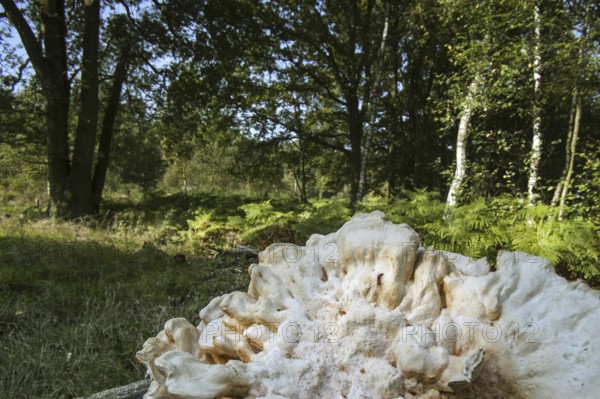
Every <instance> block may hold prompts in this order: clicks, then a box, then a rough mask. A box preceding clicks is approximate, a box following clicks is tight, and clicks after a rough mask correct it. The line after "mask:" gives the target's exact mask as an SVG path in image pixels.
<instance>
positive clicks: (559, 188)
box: [550, 90, 578, 207]
mask: <svg viewBox="0 0 600 399" xmlns="http://www.w3.org/2000/svg"><path fill="white" fill-rule="evenodd" d="M577 96H578V95H577V90H575V91H574V92H573V98H572V99H571V110H570V112H569V126H568V128H567V141H566V145H565V167H564V168H563V171H562V173H561V176H560V180H559V181H558V183H557V184H556V188H555V189H554V195H553V196H552V201H551V202H550V206H553V207H554V206H557V205H558V202H559V201H560V194H561V193H562V188H563V184H564V183H565V179H566V177H567V169H568V165H569V161H570V160H571V139H572V137H573V126H574V122H575V108H577Z"/></svg>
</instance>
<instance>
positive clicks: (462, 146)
mask: <svg viewBox="0 0 600 399" xmlns="http://www.w3.org/2000/svg"><path fill="white" fill-rule="evenodd" d="M478 87H479V85H478V83H477V78H475V79H474V80H473V82H472V83H471V85H470V86H469V90H468V91H467V96H466V98H465V103H464V108H463V111H462V114H461V116H460V122H459V124H458V133H457V135H456V169H455V170H454V177H453V178H452V183H451V184H450V189H449V190H448V199H447V200H446V213H447V212H448V211H449V209H450V208H451V207H453V206H455V205H456V199H457V197H458V192H459V191H460V187H461V185H462V182H463V180H464V178H465V174H466V172H467V138H468V137H469V123H470V121H471V115H472V114H473V108H474V107H475V101H474V97H475V92H476V91H477V89H478Z"/></svg>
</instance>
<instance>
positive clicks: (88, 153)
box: [70, 0, 100, 217]
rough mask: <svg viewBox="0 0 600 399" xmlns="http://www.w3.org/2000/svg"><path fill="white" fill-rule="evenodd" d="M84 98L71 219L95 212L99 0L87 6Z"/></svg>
mask: <svg viewBox="0 0 600 399" xmlns="http://www.w3.org/2000/svg"><path fill="white" fill-rule="evenodd" d="M84 8H85V17H84V23H85V25H84V32H83V55H82V69H81V97H80V104H81V105H80V110H79V120H78V122H77V129H76V131H75V147H74V149H73V159H72V162H71V175H70V184H71V193H72V198H71V216H72V217H79V216H83V215H87V214H90V213H93V212H94V208H95V207H94V202H93V200H92V171H93V166H94V150H95V146H96V135H97V130H98V107H99V101H98V45H99V36H100V0H89V1H86V2H85V6H84Z"/></svg>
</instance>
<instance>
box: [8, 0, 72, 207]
mask: <svg viewBox="0 0 600 399" xmlns="http://www.w3.org/2000/svg"><path fill="white" fill-rule="evenodd" d="M0 4H2V7H4V10H5V12H6V15H7V16H8V18H9V20H10V22H11V24H12V25H13V26H14V27H15V29H16V30H17V32H18V34H19V37H20V39H21V42H22V43H23V46H24V47H25V51H26V52H27V56H28V57H29V60H30V61H31V64H32V66H33V69H34V70H35V73H36V75H37V77H38V78H39V80H40V82H41V83H42V87H43V91H44V98H45V100H46V142H47V156H48V186H49V190H48V191H49V194H50V202H51V206H50V212H51V213H54V214H56V215H57V216H67V215H68V211H69V200H70V198H69V195H68V190H69V186H68V176H69V173H70V163H69V142H68V138H69V134H68V127H69V125H68V121H69V104H70V83H69V78H68V74H67V50H66V43H65V38H66V27H65V7H64V1H61V0H49V1H47V2H43V3H41V7H40V16H41V22H42V32H43V35H44V36H43V44H44V46H43V47H42V44H41V42H40V41H39V40H38V38H37V37H36V35H35V34H34V32H33V30H32V29H31V27H30V26H29V24H28V23H27V20H26V19H25V17H24V16H23V13H22V12H21V11H20V10H19V8H18V7H17V6H16V4H15V2H14V1H12V0H0Z"/></svg>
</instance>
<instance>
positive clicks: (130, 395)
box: [77, 381, 150, 399]
mask: <svg viewBox="0 0 600 399" xmlns="http://www.w3.org/2000/svg"><path fill="white" fill-rule="evenodd" d="M149 386H150V381H137V382H134V383H131V384H129V385H123V386H121V387H117V388H112V389H107V390H106V391H102V392H98V393H95V394H93V395H92V396H86V397H81V398H77V399H142V398H143V396H144V394H145V393H146V391H147V390H148V387H149Z"/></svg>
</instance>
